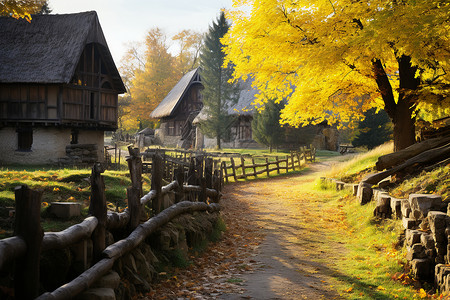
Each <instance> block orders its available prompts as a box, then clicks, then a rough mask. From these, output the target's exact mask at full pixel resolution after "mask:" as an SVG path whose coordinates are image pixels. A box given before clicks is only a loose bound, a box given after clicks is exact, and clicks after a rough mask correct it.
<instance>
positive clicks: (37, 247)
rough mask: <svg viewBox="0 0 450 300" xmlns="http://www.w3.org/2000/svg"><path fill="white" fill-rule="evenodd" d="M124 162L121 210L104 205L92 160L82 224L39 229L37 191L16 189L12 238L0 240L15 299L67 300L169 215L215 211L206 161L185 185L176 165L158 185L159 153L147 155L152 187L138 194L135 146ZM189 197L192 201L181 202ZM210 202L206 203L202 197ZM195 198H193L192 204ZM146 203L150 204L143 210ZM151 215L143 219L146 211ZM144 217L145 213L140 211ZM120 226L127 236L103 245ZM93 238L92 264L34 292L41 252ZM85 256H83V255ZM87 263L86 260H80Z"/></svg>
mask: <svg viewBox="0 0 450 300" xmlns="http://www.w3.org/2000/svg"><path fill="white" fill-rule="evenodd" d="M129 154H130V156H128V157H127V162H128V166H129V170H130V177H131V183H132V184H131V186H130V187H128V188H127V196H128V208H127V209H125V211H124V212H122V213H116V212H108V211H107V207H106V197H105V183H104V179H103V176H102V175H101V174H102V173H103V172H104V168H103V167H102V166H101V164H95V165H94V167H93V168H92V173H91V178H90V180H91V199H90V207H89V212H90V214H91V216H90V217H88V218H86V219H85V220H84V221H83V222H82V223H80V224H76V225H74V226H71V227H69V228H67V229H65V230H63V231H61V232H46V233H44V232H43V230H42V227H41V225H40V208H41V196H42V192H39V191H36V190H31V189H29V188H28V187H27V186H26V185H23V186H19V187H17V188H16V190H15V197H16V221H15V228H14V234H15V236H13V237H11V238H6V239H3V240H0V270H4V269H5V268H6V267H7V266H11V265H12V262H14V265H15V269H14V283H15V287H14V290H15V298H16V299H35V298H36V297H38V298H37V299H40V300H42V299H71V298H72V297H74V296H76V295H78V294H79V293H81V292H83V291H84V290H86V289H88V288H89V286H91V285H92V284H93V283H94V282H95V281H97V280H98V279H100V278H101V277H102V276H103V275H105V274H106V273H107V272H108V271H109V270H111V268H112V267H113V264H114V262H115V261H116V260H117V259H118V258H120V257H121V256H122V255H124V254H125V253H127V252H128V251H130V250H132V249H134V248H135V247H137V246H138V245H139V244H140V243H141V242H142V241H143V240H144V239H145V238H146V237H148V236H149V235H150V234H151V233H153V232H154V231H155V230H156V229H158V228H159V227H161V226H162V225H164V224H165V223H167V222H169V221H170V220H171V219H173V218H174V217H176V216H178V215H180V214H183V213H187V212H192V211H206V210H208V211H217V210H218V209H219V206H218V204H217V202H218V200H219V198H220V189H221V184H220V181H221V179H220V175H219V174H218V172H213V170H212V164H211V160H208V159H207V160H205V161H204V162H203V161H200V159H197V160H196V161H195V163H194V164H193V165H192V166H190V167H189V172H188V175H189V176H190V177H188V178H186V179H187V184H185V176H184V172H183V171H182V170H181V169H178V171H176V172H175V174H176V180H174V181H172V182H171V183H169V184H168V185H166V186H162V166H163V164H162V157H161V156H160V155H158V154H155V155H154V156H153V157H152V176H151V190H150V192H149V193H147V194H145V195H143V190H142V161H141V158H140V154H139V150H138V149H137V148H135V149H132V148H131V147H129ZM169 192H171V193H174V194H175V203H176V204H174V205H172V206H170V207H165V206H164V203H163V201H162V199H163V196H164V195H165V194H167V193H169ZM185 197H189V199H190V200H191V201H182V200H183V199H184V198H185ZM208 198H209V202H210V203H212V204H208V202H207V199H208ZM194 201H195V202H194ZM147 205H149V206H150V208H147V209H146V206H147ZM149 209H150V210H151V211H152V217H150V218H149V219H147V220H146V221H145V222H142V220H141V218H142V215H143V214H144V211H145V210H149ZM144 215H145V214H144ZM114 229H121V230H125V231H128V233H129V235H128V237H126V238H125V239H122V240H120V241H118V242H116V243H114V244H112V245H110V246H108V247H106V245H105V234H106V230H114ZM87 239H91V240H92V245H93V247H92V257H93V262H92V263H93V265H92V266H91V267H90V268H89V269H87V270H85V271H84V272H83V273H82V274H80V275H79V276H78V277H76V278H75V279H73V280H72V281H70V282H69V283H67V284H64V285H63V286H61V287H59V288H57V289H56V290H54V291H53V292H48V293H45V294H42V295H40V296H39V272H40V268H39V264H40V255H41V252H42V251H47V250H51V249H63V248H67V247H69V246H72V245H77V244H81V245H82V247H84V250H83V251H85V253H86V252H87V251H88V250H87V243H86V240H87ZM86 256H87V255H85V257H86ZM85 265H86V266H87V265H89V262H85Z"/></svg>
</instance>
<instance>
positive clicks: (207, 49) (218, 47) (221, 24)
mask: <svg viewBox="0 0 450 300" xmlns="http://www.w3.org/2000/svg"><path fill="white" fill-rule="evenodd" d="M229 27H230V25H229V24H228V22H227V20H226V19H225V14H224V12H223V11H222V12H221V13H220V16H219V18H217V20H216V21H215V22H213V24H212V26H210V27H209V31H208V33H207V34H206V35H205V38H204V45H203V47H202V49H201V52H200V68H201V76H202V83H203V86H204V90H203V92H202V95H203V106H204V112H205V113H206V116H207V118H206V120H202V121H200V124H199V125H200V129H201V130H202V131H203V133H205V134H206V135H207V136H208V137H215V138H216V140H217V148H219V149H220V148H221V145H220V140H221V139H223V138H225V137H226V136H227V135H228V133H229V132H230V128H231V125H232V123H233V121H234V118H233V117H232V116H230V115H228V112H227V110H228V107H230V106H231V105H232V104H234V103H235V102H236V101H237V96H238V92H239V90H238V88H237V85H236V84H234V83H230V82H229V81H230V79H231V78H232V73H233V67H232V66H231V64H229V65H228V66H227V67H226V68H225V67H223V63H224V60H225V53H224V52H223V49H222V48H223V45H222V43H221V41H220V39H221V38H222V37H223V36H224V35H225V33H226V32H227V31H228V28H229Z"/></svg>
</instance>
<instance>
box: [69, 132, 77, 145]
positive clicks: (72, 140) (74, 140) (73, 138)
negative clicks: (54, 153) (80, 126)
mask: <svg viewBox="0 0 450 300" xmlns="http://www.w3.org/2000/svg"><path fill="white" fill-rule="evenodd" d="M70 143H71V144H72V145H73V144H78V130H72V132H71V135H70Z"/></svg>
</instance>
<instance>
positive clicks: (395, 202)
mask: <svg viewBox="0 0 450 300" xmlns="http://www.w3.org/2000/svg"><path fill="white" fill-rule="evenodd" d="M390 204H391V211H392V217H393V218H395V219H401V218H402V199H397V198H393V197H391V203H390Z"/></svg>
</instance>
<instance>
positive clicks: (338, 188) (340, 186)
mask: <svg viewBox="0 0 450 300" xmlns="http://www.w3.org/2000/svg"><path fill="white" fill-rule="evenodd" d="M334 184H335V185H336V191H342V190H343V189H344V184H345V182H343V181H339V180H336V181H335V182H334Z"/></svg>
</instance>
